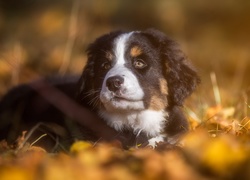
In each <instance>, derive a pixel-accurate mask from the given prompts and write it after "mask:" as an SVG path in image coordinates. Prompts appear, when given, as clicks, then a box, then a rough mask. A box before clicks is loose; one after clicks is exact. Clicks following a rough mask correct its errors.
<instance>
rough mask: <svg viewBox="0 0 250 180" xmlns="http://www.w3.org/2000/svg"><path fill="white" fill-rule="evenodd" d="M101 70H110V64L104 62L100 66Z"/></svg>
mask: <svg viewBox="0 0 250 180" xmlns="http://www.w3.org/2000/svg"><path fill="white" fill-rule="evenodd" d="M102 68H104V69H106V70H108V69H110V68H111V64H110V62H104V63H103V64H102Z"/></svg>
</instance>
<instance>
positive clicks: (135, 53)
mask: <svg viewBox="0 0 250 180" xmlns="http://www.w3.org/2000/svg"><path fill="white" fill-rule="evenodd" d="M141 54H142V49H141V48H140V47H139V46H134V47H132V48H131V50H130V55H131V56H132V57H137V56H139V55H141Z"/></svg>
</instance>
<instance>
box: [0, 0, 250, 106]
mask: <svg viewBox="0 0 250 180" xmlns="http://www.w3.org/2000/svg"><path fill="white" fill-rule="evenodd" d="M150 27H154V28H157V29H159V30H161V31H163V32H165V33H166V34H168V35H169V36H170V37H172V38H173V39H176V40H177V41H178V42H179V43H180V45H181V46H182V48H183V50H184V52H185V53H186V54H187V55H188V57H189V58H190V60H191V61H192V62H193V64H194V65H195V66H196V67H197V70H198V72H199V74H200V76H201V78H202V85H201V86H200V88H199V90H198V93H197V94H198V96H199V97H203V98H208V101H211V103H214V102H213V101H214V100H211V98H210V99H209V96H208V95H212V94H213V87H214V86H215V85H216V83H212V82H211V77H210V74H211V73H212V72H214V73H215V75H216V76H215V77H216V79H217V85H218V87H219V89H220V92H221V96H223V97H224V98H223V99H225V100H228V99H230V100H231V99H232V97H234V96H235V95H239V94H240V93H242V92H247V88H249V85H250V83H249V82H250V80H249V78H250V50H249V48H250V35H249V33H250V1H249V0H237V1H236V0H220V1H217V0H210V1H207V0H189V1H186V0H136V1H135V0H1V1H0V95H3V93H4V92H6V90H7V89H9V88H10V87H12V86H13V85H16V84H19V83H23V82H28V81H31V80H34V79H35V78H37V77H39V76H48V75H54V74H62V75H65V74H78V73H80V72H81V71H82V68H83V66H84V64H85V62H86V54H85V49H86V47H87V45H88V44H89V43H91V42H92V41H94V40H95V38H96V37H98V36H100V35H102V34H104V33H107V32H110V31H113V30H117V29H125V30H144V29H146V28H150ZM248 91H249V90H248Z"/></svg>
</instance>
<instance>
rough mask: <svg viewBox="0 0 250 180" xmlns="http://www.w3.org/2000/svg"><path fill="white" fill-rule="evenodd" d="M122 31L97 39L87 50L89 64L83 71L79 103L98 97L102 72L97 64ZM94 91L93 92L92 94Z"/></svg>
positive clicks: (78, 93) (77, 97)
mask: <svg viewBox="0 0 250 180" xmlns="http://www.w3.org/2000/svg"><path fill="white" fill-rule="evenodd" d="M121 33H122V31H114V32H110V33H108V34H105V35H103V36H101V37H99V38H97V39H96V40H95V41H94V42H93V43H92V44H90V45H89V46H88V48H87V50H86V52H87V58H88V59H87V63H86V66H85V67H84V69H83V72H82V75H81V77H80V79H79V82H78V92H77V95H76V99H77V101H78V102H84V101H85V102H87V101H88V100H87V99H93V98H94V97H96V95H97V93H98V92H97V91H96V89H100V87H99V86H101V83H102V82H100V81H102V79H101V78H99V77H98V74H99V73H100V72H97V71H100V69H99V67H97V65H96V64H98V62H99V61H100V60H101V59H102V58H103V54H104V52H105V50H106V49H111V47H112V45H113V44H112V42H113V40H114V39H115V37H117V36H118V35H119V34H121ZM91 91H92V92H91Z"/></svg>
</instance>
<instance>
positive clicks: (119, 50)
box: [115, 32, 133, 64]
mask: <svg viewBox="0 0 250 180" xmlns="http://www.w3.org/2000/svg"><path fill="white" fill-rule="evenodd" d="M132 34H133V32H130V33H126V34H122V35H121V36H119V37H118V38H117V39H116V40H115V56H116V60H117V61H116V64H125V57H124V55H125V51H126V44H127V41H128V39H129V37H130V36H131V35H132Z"/></svg>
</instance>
